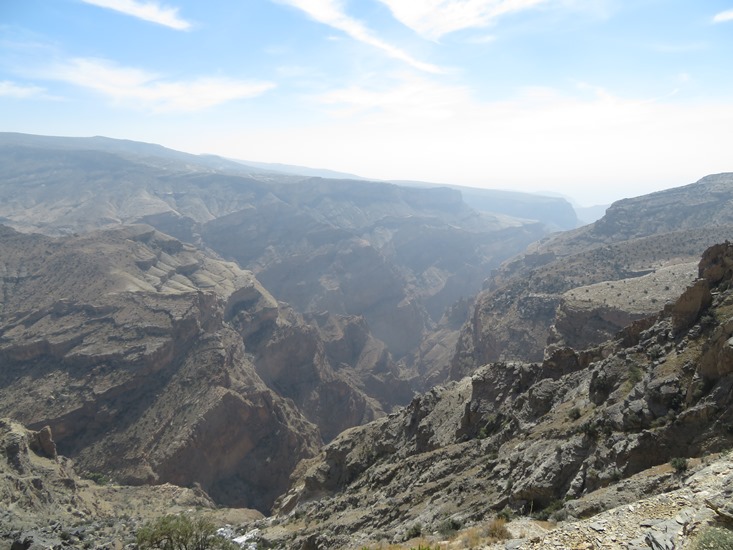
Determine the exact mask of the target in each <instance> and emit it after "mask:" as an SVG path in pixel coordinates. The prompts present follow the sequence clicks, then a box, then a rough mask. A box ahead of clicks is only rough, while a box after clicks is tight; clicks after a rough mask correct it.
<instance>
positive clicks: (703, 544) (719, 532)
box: [692, 527, 733, 550]
mask: <svg viewBox="0 0 733 550" xmlns="http://www.w3.org/2000/svg"><path fill="white" fill-rule="evenodd" d="M692 548H693V550H733V531H731V530H730V529H723V528H721V527H706V528H704V529H702V530H701V531H700V534H699V535H698V536H697V538H696V539H695V543H694V544H693V546H692Z"/></svg>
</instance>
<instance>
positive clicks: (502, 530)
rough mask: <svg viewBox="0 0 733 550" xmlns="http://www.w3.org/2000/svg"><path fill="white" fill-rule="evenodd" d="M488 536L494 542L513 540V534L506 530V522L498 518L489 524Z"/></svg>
mask: <svg viewBox="0 0 733 550" xmlns="http://www.w3.org/2000/svg"><path fill="white" fill-rule="evenodd" d="M486 534H487V535H488V536H490V537H491V538H492V539H494V540H506V539H509V538H511V534H510V533H509V530H508V529H507V528H506V520H505V519H503V518H498V517H497V518H496V519H494V520H492V521H491V523H489V527H488V528H487V529H486Z"/></svg>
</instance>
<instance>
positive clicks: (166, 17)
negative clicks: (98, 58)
mask: <svg viewBox="0 0 733 550" xmlns="http://www.w3.org/2000/svg"><path fill="white" fill-rule="evenodd" d="M82 2H85V3H87V4H92V5H94V6H99V7H100V8H107V9H110V10H114V11H118V12H120V13H124V14H125V15H130V16H132V17H137V18H138V19H142V20H144V21H149V22H151V23H157V24H158V25H163V26H164V27H170V28H171V29H176V30H178V31H187V30H188V29H190V28H191V23H189V22H188V21H186V20H185V19H182V18H181V17H179V15H178V8H173V7H169V6H165V5H162V4H159V3H158V2H144V1H139V0H82Z"/></svg>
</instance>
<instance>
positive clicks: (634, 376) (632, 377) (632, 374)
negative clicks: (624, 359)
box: [629, 365, 643, 385]
mask: <svg viewBox="0 0 733 550" xmlns="http://www.w3.org/2000/svg"><path fill="white" fill-rule="evenodd" d="M642 376H643V373H642V372H641V369H640V368H639V367H637V366H636V365H631V366H630V367H629V382H631V383H632V384H633V385H636V384H638V383H639V382H641V379H642Z"/></svg>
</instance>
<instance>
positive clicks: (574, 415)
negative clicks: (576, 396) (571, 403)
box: [568, 407, 580, 420]
mask: <svg viewBox="0 0 733 550" xmlns="http://www.w3.org/2000/svg"><path fill="white" fill-rule="evenodd" d="M568 418H570V420H577V419H578V418H580V409H579V408H578V407H573V408H572V409H570V410H569V411H568Z"/></svg>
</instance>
